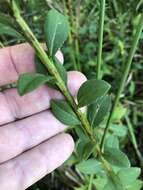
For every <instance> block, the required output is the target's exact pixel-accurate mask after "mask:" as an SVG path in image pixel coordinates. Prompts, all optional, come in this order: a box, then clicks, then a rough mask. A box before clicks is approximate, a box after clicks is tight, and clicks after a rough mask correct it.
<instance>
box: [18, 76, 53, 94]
mask: <svg viewBox="0 0 143 190" xmlns="http://www.w3.org/2000/svg"><path fill="white" fill-rule="evenodd" d="M52 79H53V78H52V77H48V76H45V75H42V74H38V73H33V74H30V73H26V74H22V75H21V76H20V77H19V79H18V92H19V94H20V95H21V96H23V95H24V94H27V93H29V92H31V91H33V90H35V89H37V88H38V87H39V86H41V85H43V84H45V83H47V82H48V81H50V80H52Z"/></svg>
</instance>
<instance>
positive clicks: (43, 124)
mask: <svg viewBox="0 0 143 190" xmlns="http://www.w3.org/2000/svg"><path fill="white" fill-rule="evenodd" d="M65 128H66V126H65V125H64V124H62V123H60V122H59V121H58V120H57V119H56V118H55V117H54V116H53V114H52V113H51V112H50V111H45V112H42V113H39V114H37V115H34V116H31V117H28V118H26V119H23V120H20V121H17V122H15V123H11V124H8V125H5V126H3V127H0V155H1V156H0V163H2V162H5V161H7V160H9V159H11V158H14V157H15V156H17V155H19V154H21V153H22V152H24V151H26V150H28V149H30V148H32V147H34V146H36V145H38V144H40V143H42V142H43V141H45V140H47V139H49V138H51V137H52V136H54V135H56V134H58V133H60V132H63V131H64V129H65Z"/></svg>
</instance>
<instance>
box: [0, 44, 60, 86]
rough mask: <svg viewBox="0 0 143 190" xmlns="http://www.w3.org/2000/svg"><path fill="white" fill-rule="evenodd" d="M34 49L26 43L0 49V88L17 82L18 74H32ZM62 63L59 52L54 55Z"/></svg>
mask: <svg viewBox="0 0 143 190" xmlns="http://www.w3.org/2000/svg"><path fill="white" fill-rule="evenodd" d="M34 56H35V51H34V49H33V48H32V47H31V46H30V45H29V44H27V43H24V44H20V45H15V46H11V47H6V48H2V49H0V86H3V85H6V84H10V83H13V82H15V81H17V79H18V76H19V74H22V73H26V72H29V73H30V72H34V71H35V65H34ZM56 56H57V58H58V59H59V61H60V62H63V55H62V53H61V52H58V53H57V54H56Z"/></svg>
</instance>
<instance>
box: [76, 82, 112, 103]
mask: <svg viewBox="0 0 143 190" xmlns="http://www.w3.org/2000/svg"><path fill="white" fill-rule="evenodd" d="M109 89H110V84H108V83H107V82H105V81H103V80H95V79H91V80H87V81H86V82H85V83H83V84H82V86H81V87H80V89H79V91H78V95H77V100H78V106H79V107H83V106H87V105H90V104H92V103H94V102H96V101H97V100H98V99H99V98H101V97H102V96H105V95H106V93H107V92H108V90H109Z"/></svg>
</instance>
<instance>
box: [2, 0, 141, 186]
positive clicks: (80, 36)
mask: <svg viewBox="0 0 143 190" xmlns="http://www.w3.org/2000/svg"><path fill="white" fill-rule="evenodd" d="M17 2H18V3H19V5H22V7H23V10H22V15H23V17H24V18H25V19H26V21H27V22H28V23H29V25H30V26H31V28H32V30H33V32H34V33H35V35H36V37H37V38H38V39H39V40H40V41H41V42H43V41H44V36H43V21H44V18H45V15H46V13H47V11H48V10H49V9H50V8H52V7H54V8H56V9H58V10H60V11H61V12H63V13H64V14H65V15H66V16H67V17H68V20H69V22H70V27H71V28H70V34H69V40H68V42H67V43H66V45H65V46H64V48H63V49H62V51H63V52H64V57H65V67H66V69H67V70H79V71H81V72H83V73H84V74H85V75H86V76H87V78H93V77H95V76H96V73H97V72H96V71H97V48H98V38H97V37H98V28H99V22H98V17H99V5H100V3H99V0H84V1H82V0H74V1H73V0H61V1H58V0H57V1H56V0H55V1H50V0H47V1H45V0H27V1H24V0H23V1H22V0H17ZM0 11H1V12H3V13H6V14H7V16H8V15H10V14H11V11H10V9H9V7H8V6H7V5H6V3H5V1H1V4H0ZM142 11H143V1H142V0H136V1H134V0H128V1H124V0H112V1H111V0H107V2H106V15H105V26H104V43H103V60H102V76H103V79H105V80H106V81H108V82H109V83H110V84H111V85H112V89H111V92H112V98H114V94H116V92H117V89H118V86H119V85H118V84H119V81H120V78H121V75H122V73H123V70H124V66H125V64H126V60H127V56H128V52H129V49H130V45H131V42H132V37H133V35H134V33H135V30H136V26H137V23H138V20H139V18H140V14H141V12H142ZM3 13H0V19H2V18H3V17H2V16H3ZM3 22H4V20H3ZM10 22H11V24H13V20H12V21H10ZM14 26H15V28H17V26H16V23H15V22H14ZM5 31H6V30H5V27H4V25H3V24H2V23H0V45H1V47H3V46H8V45H14V44H18V43H21V42H24V39H23V38H22V37H21V36H20V35H19V34H18V33H17V32H16V30H14V29H13V30H10V29H9V30H7V31H8V32H9V33H6V35H5ZM142 73H143V32H142V35H141V38H140V42H139V45H138V50H137V51H136V54H135V56H134V60H133V64H132V69H131V71H130V74H129V77H128V80H127V82H126V88H125V90H124V92H123V93H122V97H121V100H120V104H119V105H118V107H117V109H116V111H115V113H114V117H113V118H112V124H111V128H110V133H111V134H110V135H111V136H112V139H113V142H111V141H108V143H115V142H117V143H120V145H121V147H122V149H123V150H124V152H125V153H126V154H127V155H128V157H129V159H130V160H131V163H132V166H137V167H143V159H142V156H141V154H143V140H142V139H143V75H142ZM98 130H100V131H101V133H102V126H101V127H100V128H99V129H98ZM71 133H72V135H73V137H74V138H75V141H76V139H77V136H76V135H75V134H74V132H72V131H71ZM110 139H111V138H110ZM76 144H77V146H76V147H77V152H78V148H79V146H78V144H79V142H77V143H76ZM80 149H81V147H80ZM75 163H76V159H75V158H74V156H72V158H71V159H70V160H69V161H68V162H66V164H65V165H64V166H62V167H61V168H59V169H58V170H57V171H55V172H53V173H52V174H50V175H48V176H46V177H45V178H44V179H43V180H41V181H40V182H38V183H37V184H35V185H34V186H33V187H31V188H29V190H46V189H47V190H48V189H49V190H58V189H60V190H65V189H66V190H70V189H76V188H78V187H79V186H83V188H81V190H84V185H86V180H87V181H88V179H86V180H85V178H84V177H83V175H82V174H81V173H80V172H79V171H78V169H77V168H75V167H73V164H75ZM140 178H141V179H143V174H142V175H141V176H140ZM83 179H84V180H83ZM96 183H97V181H95V184H96ZM99 184H100V182H99ZM93 188H94V187H93ZM99 190H100V187H99Z"/></svg>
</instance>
